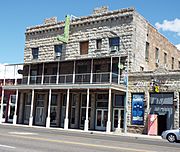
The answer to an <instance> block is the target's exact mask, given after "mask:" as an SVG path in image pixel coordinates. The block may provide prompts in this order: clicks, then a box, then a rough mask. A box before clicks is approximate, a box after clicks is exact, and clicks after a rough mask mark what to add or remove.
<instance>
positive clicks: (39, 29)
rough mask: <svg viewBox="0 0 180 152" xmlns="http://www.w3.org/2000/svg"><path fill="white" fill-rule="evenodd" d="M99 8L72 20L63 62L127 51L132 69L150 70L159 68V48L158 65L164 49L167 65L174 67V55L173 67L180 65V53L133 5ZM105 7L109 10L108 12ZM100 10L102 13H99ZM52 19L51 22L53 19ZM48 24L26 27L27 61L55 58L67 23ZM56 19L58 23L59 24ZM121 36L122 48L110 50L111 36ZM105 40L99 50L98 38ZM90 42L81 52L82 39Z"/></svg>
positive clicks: (54, 19) (161, 60)
mask: <svg viewBox="0 0 180 152" xmlns="http://www.w3.org/2000/svg"><path fill="white" fill-rule="evenodd" d="M101 9H103V11H100V12H99V11H98V10H96V13H95V14H93V15H91V16H86V17H81V18H77V19H72V20H71V23H70V35H69V42H68V43H67V44H63V51H62V54H61V58H60V61H63V60H72V59H80V58H92V57H103V56H111V55H117V56H118V55H123V54H126V55H127V54H128V53H129V56H130V60H129V62H130V70H131V71H132V72H133V71H134V72H135V71H140V70H141V71H142V70H143V71H148V70H154V69H156V68H157V66H156V59H155V49H156V48H158V49H159V65H158V66H160V65H164V57H163V56H164V54H163V53H164V52H166V53H167V56H168V58H167V63H166V65H165V66H166V67H167V68H168V69H171V63H172V61H171V59H172V57H174V69H178V68H179V67H178V66H179V65H178V64H179V62H178V61H179V58H180V52H179V51H178V50H177V48H176V47H175V46H173V45H172V44H171V43H170V42H169V41H168V40H167V39H166V38H165V37H163V36H162V35H161V34H160V33H159V32H157V30H156V29H155V28H154V27H152V26H151V25H150V24H149V23H148V22H147V21H146V20H145V19H144V18H143V17H142V16H141V15H140V14H138V13H137V12H136V11H135V10H134V9H133V8H129V9H122V10H117V11H108V10H107V8H101ZM105 10H106V11H105ZM98 12H99V13H98ZM51 20H52V22H50V21H51ZM47 21H48V24H44V25H38V26H34V27H30V28H27V30H26V44H25V51H24V62H25V63H34V62H47V61H55V60H57V59H55V52H54V45H57V44H62V42H60V41H58V40H57V36H58V35H62V34H63V32H64V31H63V30H64V28H63V27H64V22H63V21H61V22H57V21H56V18H52V19H49V20H47ZM56 22H57V23H56ZM112 37H120V49H119V51H117V52H113V53H112V52H110V48H109V38H112ZM97 39H102V46H101V50H97V49H96V40H97ZM82 41H89V48H88V54H85V55H80V42H82ZM146 42H148V43H149V60H148V61H147V60H146V59H145V50H146ZM36 47H38V48H39V56H38V59H35V60H33V59H32V48H36Z"/></svg>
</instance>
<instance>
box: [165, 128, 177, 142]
mask: <svg viewBox="0 0 180 152" xmlns="http://www.w3.org/2000/svg"><path fill="white" fill-rule="evenodd" d="M161 137H162V138H163V139H167V140H168V141H169V142H171V143H173V142H177V141H180V128H179V129H172V130H166V131H163V132H162V134H161Z"/></svg>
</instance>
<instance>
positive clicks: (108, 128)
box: [106, 88, 111, 133]
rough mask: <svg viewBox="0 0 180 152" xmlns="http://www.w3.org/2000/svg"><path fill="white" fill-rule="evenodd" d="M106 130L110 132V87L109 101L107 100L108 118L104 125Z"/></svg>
mask: <svg viewBox="0 0 180 152" xmlns="http://www.w3.org/2000/svg"><path fill="white" fill-rule="evenodd" d="M106 126H107V127H106V132H107V133H110V132H111V88H110V89H109V101H108V120H107V125H106Z"/></svg>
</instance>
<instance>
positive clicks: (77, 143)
mask: <svg viewBox="0 0 180 152" xmlns="http://www.w3.org/2000/svg"><path fill="white" fill-rule="evenodd" d="M6 136H7V135H6ZM9 136H13V137H18V138H24V139H32V140H41V141H47V142H54V143H63V144H73V145H81V146H89V147H97V148H108V149H115V150H126V151H132V152H157V151H152V150H145V149H133V148H126V147H117V146H105V145H98V144H88V143H80V142H73V141H64V140H54V139H47V138H39V137H30V136H21V135H13V134H12V135H9Z"/></svg>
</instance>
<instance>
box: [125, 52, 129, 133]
mask: <svg viewBox="0 0 180 152" xmlns="http://www.w3.org/2000/svg"><path fill="white" fill-rule="evenodd" d="M128 75H129V51H128V52H127V67H126V76H125V78H126V100H125V104H124V133H127V113H128V97H129V96H128V92H129V89H128V85H129V78H128Z"/></svg>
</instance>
